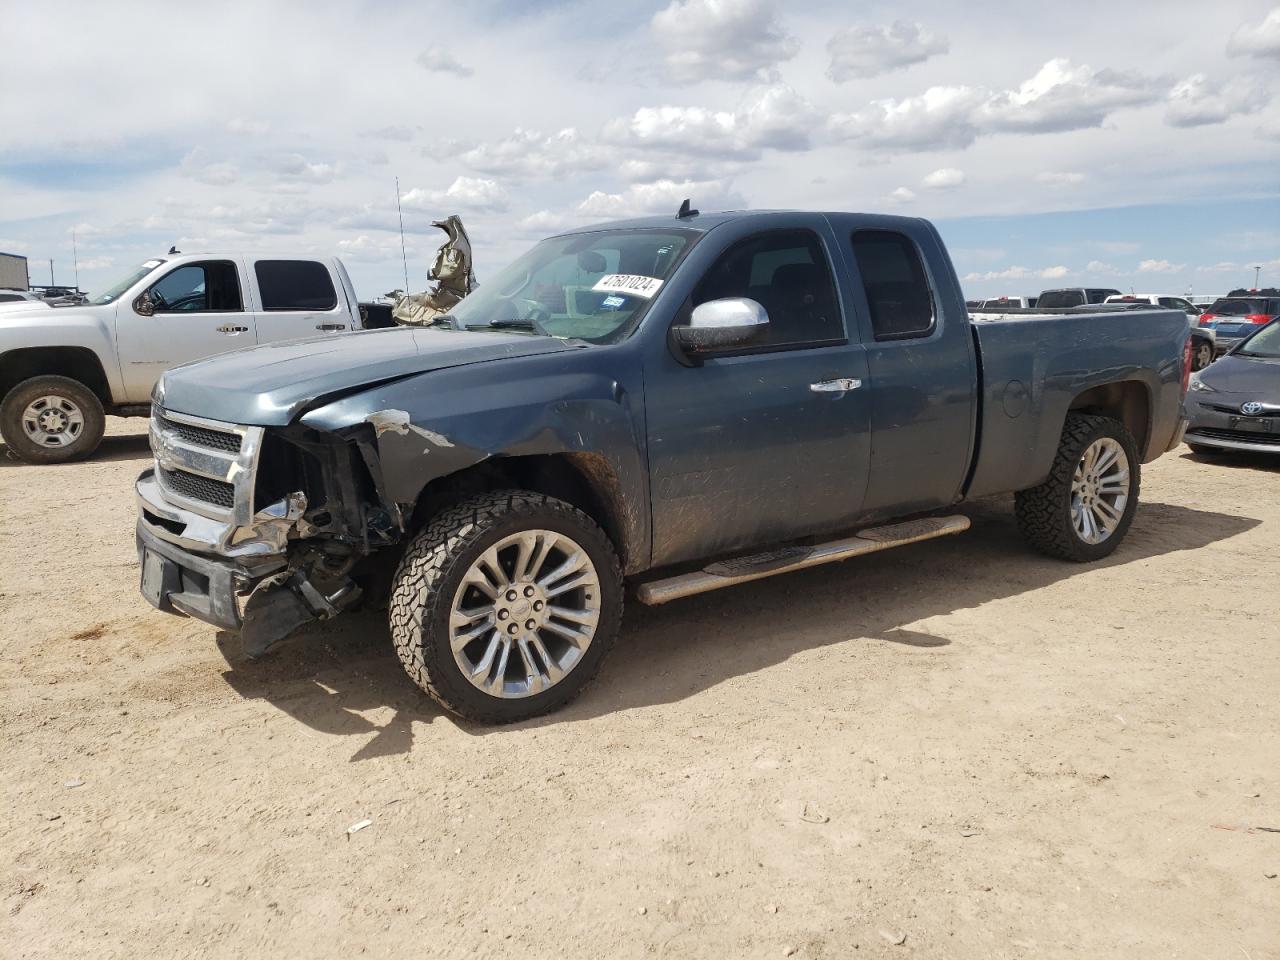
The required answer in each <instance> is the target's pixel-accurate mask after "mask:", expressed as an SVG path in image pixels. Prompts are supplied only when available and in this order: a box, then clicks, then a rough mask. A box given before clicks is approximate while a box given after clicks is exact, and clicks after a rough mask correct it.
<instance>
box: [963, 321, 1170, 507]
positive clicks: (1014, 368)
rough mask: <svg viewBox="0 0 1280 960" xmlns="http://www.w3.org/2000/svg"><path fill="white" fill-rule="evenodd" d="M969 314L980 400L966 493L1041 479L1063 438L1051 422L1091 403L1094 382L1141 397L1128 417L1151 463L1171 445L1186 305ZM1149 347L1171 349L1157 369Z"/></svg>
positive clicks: (1161, 352)
mask: <svg viewBox="0 0 1280 960" xmlns="http://www.w3.org/2000/svg"><path fill="white" fill-rule="evenodd" d="M970 317H971V319H972V321H973V323H972V325H971V329H972V330H973V338H974V343H975V347H976V350H977V355H978V363H979V373H980V383H981V403H980V406H979V410H978V443H977V453H976V458H975V463H974V466H973V472H972V478H971V480H970V482H969V485H968V489H967V496H968V497H981V496H987V495H990V494H995V493H1002V492H1006V491H1009V490H1023V489H1027V488H1029V487H1033V486H1035V485H1037V484H1039V483H1041V482H1042V481H1043V480H1044V479H1045V477H1046V476H1047V475H1048V472H1049V468H1050V466H1051V464H1052V463H1053V457H1054V453H1055V451H1056V450H1057V447H1058V440H1059V437H1058V434H1057V432H1056V431H1054V430H1047V429H1044V426H1045V425H1046V424H1061V423H1063V421H1064V420H1065V418H1066V415H1067V411H1068V410H1070V409H1073V408H1075V409H1080V408H1087V406H1088V403H1089V397H1088V396H1087V392H1088V391H1090V390H1092V389H1095V388H1097V389H1099V390H1102V389H1107V390H1111V391H1114V390H1116V389H1120V390H1127V391H1128V392H1130V393H1131V394H1132V396H1133V397H1134V400H1133V403H1132V407H1133V412H1132V416H1131V418H1130V423H1129V427H1130V431H1131V432H1133V433H1134V436H1135V438H1136V439H1137V441H1138V449H1139V450H1140V451H1141V455H1142V460H1143V462H1144V463H1146V462H1149V461H1151V460H1154V459H1155V458H1156V457H1158V456H1159V455H1160V454H1162V453H1164V452H1165V450H1167V449H1168V448H1169V445H1170V443H1171V442H1172V441H1173V439H1174V437H1175V435H1176V432H1177V429H1178V411H1179V409H1180V399H1179V398H1180V397H1181V391H1182V372H1183V371H1182V363H1181V358H1182V355H1183V353H1182V351H1183V345H1184V343H1185V342H1186V339H1187V336H1188V329H1187V321H1186V317H1185V316H1183V314H1181V313H1179V312H1178V311H1176V310H1166V309H1163V308H1157V307H1153V308H1152V309H1150V310H1126V311H1124V312H1123V313H1118V312H1116V311H1096V312H1094V311H1082V310H1080V309H1079V308H1069V309H1060V310H1055V309H1048V310H1036V309H1030V310H1008V311H1002V312H999V313H985V312H980V311H979V312H973V311H971V313H970ZM1152 357H1166V358H1168V359H1166V360H1165V361H1164V362H1163V364H1161V365H1160V366H1159V367H1158V368H1156V369H1154V370H1153V369H1151V358H1152ZM1116 381H1120V383H1119V385H1118V386H1117V385H1115V382H1116ZM1103 384H1113V385H1112V386H1111V387H1102V385H1103ZM1128 384H1133V385H1134V386H1132V387H1129V386H1128ZM1082 394H1085V395H1086V396H1085V398H1084V400H1083V402H1082V401H1081V395H1082Z"/></svg>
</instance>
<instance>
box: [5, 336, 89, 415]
mask: <svg viewBox="0 0 1280 960" xmlns="http://www.w3.org/2000/svg"><path fill="white" fill-rule="evenodd" d="M43 376H57V377H69V378H70V379H72V380H78V381H80V382H81V383H83V384H84V385H85V386H86V387H88V388H89V389H90V390H92V391H93V392H94V393H95V394H96V395H97V397H98V399H99V400H101V401H102V405H103V406H104V407H110V406H111V387H110V386H109V385H108V384H107V375H106V372H105V371H104V370H103V369H102V363H101V361H99V360H98V357H97V355H96V354H95V353H94V352H93V351H92V350H90V349H88V348H87V347H25V348H23V349H21V350H10V351H9V352H7V353H4V354H0V398H3V397H4V396H5V395H6V394H8V392H9V391H10V390H12V389H13V388H14V387H16V386H17V385H18V384H20V383H22V382H23V381H24V380H30V379H31V378H32V377H43Z"/></svg>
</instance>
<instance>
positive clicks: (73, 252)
mask: <svg viewBox="0 0 1280 960" xmlns="http://www.w3.org/2000/svg"><path fill="white" fill-rule="evenodd" d="M71 262H72V264H73V265H74V266H75V271H76V292H77V293H79V292H80V254H78V253H77V252H76V228H75V227H72V228H71Z"/></svg>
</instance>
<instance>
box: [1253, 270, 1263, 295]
mask: <svg viewBox="0 0 1280 960" xmlns="http://www.w3.org/2000/svg"><path fill="white" fill-rule="evenodd" d="M1260 276H1262V268H1261V267H1254V268H1253V289H1255V290H1259V289H1261V288H1260V287H1259V286H1258V278H1259V277H1260Z"/></svg>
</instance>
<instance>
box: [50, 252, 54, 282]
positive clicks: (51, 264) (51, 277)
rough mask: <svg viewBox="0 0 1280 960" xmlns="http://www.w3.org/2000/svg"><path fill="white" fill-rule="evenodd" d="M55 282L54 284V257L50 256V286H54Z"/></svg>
mask: <svg viewBox="0 0 1280 960" xmlns="http://www.w3.org/2000/svg"><path fill="white" fill-rule="evenodd" d="M53 284H54V280H53V259H52V258H50V260H49V286H51V287H52V286H53Z"/></svg>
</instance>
